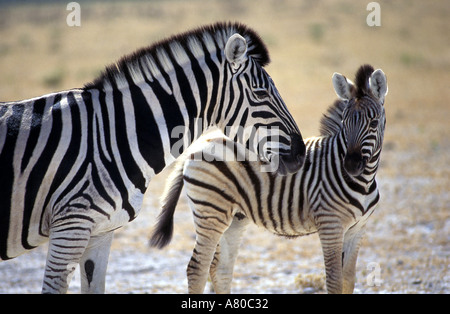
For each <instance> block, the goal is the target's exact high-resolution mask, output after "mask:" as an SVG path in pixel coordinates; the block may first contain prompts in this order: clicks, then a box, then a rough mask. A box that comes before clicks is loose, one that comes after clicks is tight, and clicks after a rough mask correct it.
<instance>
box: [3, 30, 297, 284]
mask: <svg viewBox="0 0 450 314" xmlns="http://www.w3.org/2000/svg"><path fill="white" fill-rule="evenodd" d="M268 63H269V55H268V51H267V48H266V46H265V45H264V43H263V42H262V40H261V38H260V37H259V36H258V35H257V34H256V33H255V32H254V31H253V30H251V29H250V28H248V27H246V26H245V25H243V24H240V23H216V24H213V25H207V26H204V27H201V28H198V29H195V30H192V31H189V32H186V33H183V34H180V35H176V36H172V37H170V38H168V39H166V40H163V41H161V42H158V43H156V44H154V45H152V46H150V47H147V48H143V49H140V50H138V51H136V52H135V53H133V54H130V55H128V56H125V57H123V58H122V59H121V60H119V61H118V62H117V63H116V64H114V65H111V66H109V67H107V68H106V70H105V72H104V73H103V74H102V75H100V76H99V77H98V78H97V79H96V80H95V81H93V82H92V83H89V84H86V85H85V86H84V87H83V88H80V89H73V90H68V91H63V92H57V93H53V94H49V95H45V96H41V97H37V98H34V99H29V100H24V101H17V102H5V103H0V260H7V259H10V258H14V257H17V256H19V255H20V254H22V253H25V252H26V251H28V250H31V249H33V248H35V247H37V246H38V245H40V244H42V243H43V242H46V241H50V244H49V250H48V256H47V262H46V267H45V273H44V281H43V285H42V292H44V293H63V292H66V290H67V288H68V285H69V282H70V278H71V276H72V274H73V272H74V270H75V268H76V266H77V265H78V264H79V265H80V270H81V291H82V292H103V291H104V289H105V274H106V266H107V263H108V256H109V249H110V246H111V241H112V236H113V232H114V230H116V229H118V228H120V227H122V226H123V225H125V224H126V223H128V222H129V221H132V220H133V219H135V218H136V216H137V215H138V214H139V211H140V209H141V206H142V200H143V196H144V193H145V191H146V189H147V186H148V184H149V182H150V180H151V178H152V177H153V176H155V175H156V174H158V173H159V172H161V171H162V170H163V169H164V168H165V167H166V166H168V165H169V164H170V163H172V162H173V161H174V160H175V158H177V157H178V156H179V154H181V153H182V152H183V151H184V150H185V149H186V148H187V147H188V146H189V145H190V143H192V142H193V141H194V140H195V139H196V138H198V137H199V136H200V135H201V134H202V133H203V132H204V130H208V129H210V128H213V127H215V128H218V129H220V130H222V131H223V132H226V133H227V134H228V135H229V136H230V137H231V138H233V139H234V140H236V141H238V142H240V143H242V144H243V145H244V146H246V147H248V148H249V149H250V150H251V151H253V152H255V153H256V154H258V156H260V157H261V159H263V160H268V161H271V162H272V161H276V162H275V163H274V165H278V169H277V171H279V172H280V173H289V172H293V171H296V170H297V169H299V168H300V166H301V165H302V162H303V157H304V156H303V155H304V151H305V150H304V144H303V140H302V137H301V135H300V131H299V130H298V127H297V125H296V124H295V122H294V120H293V118H292V116H291V115H290V113H289V111H288V110H287V108H286V106H285V104H284V102H283V100H282V98H281V96H280V94H279V93H278V91H277V89H276V87H275V85H274V83H273V81H272V79H271V78H270V76H269V75H268V74H267V72H266V71H265V70H264V68H263V67H264V66H265V65H266V64H268ZM272 127H273V129H275V131H277V132H270V131H271V129H272ZM258 134H259V135H261V136H260V138H261V140H262V139H267V140H268V145H264V146H261V145H259V144H258V141H257V140H255V139H254V137H255V136H256V135H258ZM252 137H253V138H252ZM291 143H292V145H291Z"/></svg>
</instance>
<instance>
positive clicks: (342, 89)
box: [332, 72, 355, 100]
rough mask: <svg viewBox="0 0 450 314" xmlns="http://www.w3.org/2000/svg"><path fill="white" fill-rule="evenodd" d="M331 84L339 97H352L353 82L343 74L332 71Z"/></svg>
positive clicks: (345, 98) (346, 98)
mask: <svg viewBox="0 0 450 314" xmlns="http://www.w3.org/2000/svg"><path fill="white" fill-rule="evenodd" d="M332 81H333V86H334V91H335V92H336V94H337V95H338V97H339V98H341V99H343V100H349V99H350V98H352V95H353V92H354V90H355V87H354V85H353V82H352V81H350V80H348V79H347V78H346V77H345V76H343V75H342V74H340V73H336V72H334V74H333V77H332Z"/></svg>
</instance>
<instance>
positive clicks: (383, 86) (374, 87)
mask: <svg viewBox="0 0 450 314" xmlns="http://www.w3.org/2000/svg"><path fill="white" fill-rule="evenodd" d="M369 86H370V91H371V92H372V94H373V96H375V97H376V98H377V99H378V100H379V101H380V103H381V104H384V97H386V95H387V93H388V85H387V79H386V75H385V74H384V72H383V71H381V69H378V70H375V71H374V72H373V73H372V75H371V76H370V78H369Z"/></svg>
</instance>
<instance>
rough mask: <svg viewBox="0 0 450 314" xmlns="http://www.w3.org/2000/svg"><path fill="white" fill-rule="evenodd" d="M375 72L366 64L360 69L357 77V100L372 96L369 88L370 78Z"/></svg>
mask: <svg viewBox="0 0 450 314" xmlns="http://www.w3.org/2000/svg"><path fill="white" fill-rule="evenodd" d="M373 71H374V69H373V67H372V66H371V65H369V64H364V65H362V66H360V67H359V69H358V71H357V72H356V76H355V86H356V95H355V96H356V98H358V99H359V98H362V97H364V96H366V95H367V96H369V95H372V93H371V92H370V88H369V78H370V76H371V75H372V73H373Z"/></svg>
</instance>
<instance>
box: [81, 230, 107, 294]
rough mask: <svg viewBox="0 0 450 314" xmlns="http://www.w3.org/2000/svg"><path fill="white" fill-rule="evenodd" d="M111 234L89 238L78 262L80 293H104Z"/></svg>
mask: <svg viewBox="0 0 450 314" xmlns="http://www.w3.org/2000/svg"><path fill="white" fill-rule="evenodd" d="M112 239H113V232H112V231H111V232H108V233H106V234H103V235H101V236H94V237H91V239H90V241H89V244H88V246H87V248H86V250H85V252H84V254H83V256H82V257H81V260H80V272H81V293H104V292H105V277H106V267H107V266H108V257H109V251H110V248H111V242H112Z"/></svg>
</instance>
